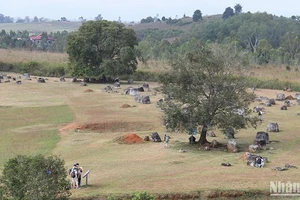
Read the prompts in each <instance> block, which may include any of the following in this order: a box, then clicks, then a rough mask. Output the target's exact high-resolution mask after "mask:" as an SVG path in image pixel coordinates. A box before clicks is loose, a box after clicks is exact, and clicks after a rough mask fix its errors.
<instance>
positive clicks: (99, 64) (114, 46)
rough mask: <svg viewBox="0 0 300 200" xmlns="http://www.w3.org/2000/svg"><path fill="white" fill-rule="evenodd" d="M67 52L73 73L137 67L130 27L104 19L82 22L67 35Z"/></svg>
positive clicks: (117, 71)
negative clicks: (75, 29)
mask: <svg viewBox="0 0 300 200" xmlns="http://www.w3.org/2000/svg"><path fill="white" fill-rule="evenodd" d="M67 43H68V48H67V53H68V54H69V60H70V64H71V66H72V70H73V74H74V75H79V76H99V75H101V74H103V73H104V74H106V75H111V76H118V75H121V74H132V73H133V72H134V71H135V70H136V67H137V60H136V50H135V46H136V45H137V43H138V40H137V37H136V34H135V32H134V30H133V29H127V28H125V26H124V24H121V23H118V22H111V21H106V20H101V21H88V22H84V23H83V24H82V26H81V27H80V28H79V30H78V32H75V33H72V34H70V35H69V37H68V42H67Z"/></svg>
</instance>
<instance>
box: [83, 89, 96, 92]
mask: <svg viewBox="0 0 300 200" xmlns="http://www.w3.org/2000/svg"><path fill="white" fill-rule="evenodd" d="M84 92H94V90H92V89H86V90H84Z"/></svg>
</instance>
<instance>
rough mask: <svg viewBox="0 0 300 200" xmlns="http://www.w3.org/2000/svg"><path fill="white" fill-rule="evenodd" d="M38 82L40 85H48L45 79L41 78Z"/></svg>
mask: <svg viewBox="0 0 300 200" xmlns="http://www.w3.org/2000/svg"><path fill="white" fill-rule="evenodd" d="M38 82H39V83H46V81H45V79H44V78H39V79H38Z"/></svg>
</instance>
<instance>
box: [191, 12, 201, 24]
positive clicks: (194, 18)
mask: <svg viewBox="0 0 300 200" xmlns="http://www.w3.org/2000/svg"><path fill="white" fill-rule="evenodd" d="M199 19H201V20H202V13H201V11H200V10H196V11H195V12H194V14H193V21H194V22H197V21H199Z"/></svg>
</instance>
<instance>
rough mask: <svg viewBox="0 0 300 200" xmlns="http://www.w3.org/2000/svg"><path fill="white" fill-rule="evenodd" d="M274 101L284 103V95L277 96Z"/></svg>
mask: <svg viewBox="0 0 300 200" xmlns="http://www.w3.org/2000/svg"><path fill="white" fill-rule="evenodd" d="M276 100H277V101H284V100H285V94H283V93H279V94H277V97H276Z"/></svg>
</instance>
